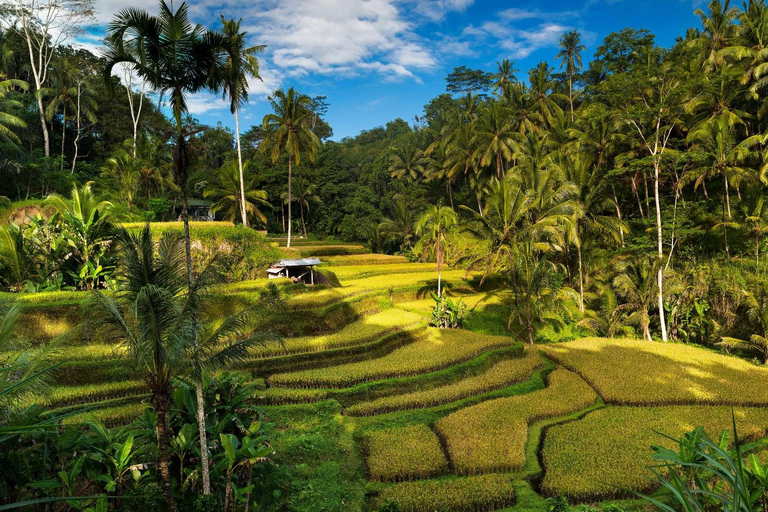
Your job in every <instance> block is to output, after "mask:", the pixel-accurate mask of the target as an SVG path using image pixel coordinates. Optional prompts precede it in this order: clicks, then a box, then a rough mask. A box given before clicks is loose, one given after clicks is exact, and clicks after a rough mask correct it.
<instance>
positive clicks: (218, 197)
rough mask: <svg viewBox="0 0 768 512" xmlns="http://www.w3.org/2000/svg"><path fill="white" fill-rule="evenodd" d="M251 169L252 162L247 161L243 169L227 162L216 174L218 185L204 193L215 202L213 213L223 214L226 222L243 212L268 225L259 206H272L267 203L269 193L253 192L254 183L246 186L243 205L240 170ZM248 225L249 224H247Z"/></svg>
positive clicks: (237, 163)
mask: <svg viewBox="0 0 768 512" xmlns="http://www.w3.org/2000/svg"><path fill="white" fill-rule="evenodd" d="M249 167H250V161H246V162H245V165H243V167H240V165H239V162H236V161H234V160H229V161H227V162H226V163H225V164H224V165H223V166H221V168H220V169H219V170H218V172H217V173H216V180H215V181H216V183H215V185H214V186H213V187H212V188H208V189H206V190H205V191H204V192H203V196H204V197H210V198H213V199H214V200H215V202H214V203H213V206H212V207H211V212H212V213H218V212H223V213H224V220H227V221H234V220H235V219H237V217H238V215H239V214H240V213H242V211H243V210H245V212H246V216H250V217H256V218H257V219H258V221H259V222H261V223H262V224H266V222H267V217H266V216H265V215H264V213H263V212H262V211H261V210H260V209H259V206H267V207H269V208H272V205H271V204H270V203H269V201H267V192H266V191H264V190H253V184H252V182H249V183H246V184H245V189H244V190H245V203H244V204H241V201H242V200H243V199H242V198H243V196H241V195H240V193H241V192H242V190H241V182H240V176H241V175H240V173H239V171H240V169H243V170H244V171H247V170H248V168H249ZM246 225H247V224H246Z"/></svg>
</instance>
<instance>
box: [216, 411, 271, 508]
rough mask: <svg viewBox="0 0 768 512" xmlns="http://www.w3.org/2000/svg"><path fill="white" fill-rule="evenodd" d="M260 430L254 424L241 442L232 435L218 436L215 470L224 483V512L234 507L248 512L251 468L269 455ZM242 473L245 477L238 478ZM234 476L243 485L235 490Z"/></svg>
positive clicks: (251, 476) (269, 451)
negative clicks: (220, 474)
mask: <svg viewBox="0 0 768 512" xmlns="http://www.w3.org/2000/svg"><path fill="white" fill-rule="evenodd" d="M262 426H263V424H262V423H261V422H258V421H255V422H253V423H251V425H250V426H249V427H248V429H247V430H246V431H245V432H244V435H243V437H242V439H239V438H238V437H237V436H236V435H234V434H220V435H219V439H220V440H221V447H222V449H223V452H222V454H221V456H220V457H221V458H220V460H219V462H218V464H217V469H218V470H219V471H220V472H221V473H222V474H223V475H224V477H225V481H226V486H225V491H224V509H223V510H224V512H229V510H230V507H232V506H233V505H237V504H244V506H245V510H248V506H249V504H250V503H249V502H250V495H251V491H252V490H253V484H252V480H253V466H254V465H255V464H258V463H259V462H262V461H264V460H266V459H267V457H269V455H271V454H272V448H271V447H270V446H269V444H268V439H267V437H266V436H264V435H263V433H262V432H261V430H262ZM243 472H244V473H245V475H242V474H241V473H243ZM239 473H240V474H239ZM236 476H241V477H242V476H245V485H243V486H238V485H237V482H236V481H234V479H235V477H236Z"/></svg>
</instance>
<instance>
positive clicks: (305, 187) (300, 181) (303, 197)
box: [282, 176, 322, 238]
mask: <svg viewBox="0 0 768 512" xmlns="http://www.w3.org/2000/svg"><path fill="white" fill-rule="evenodd" d="M294 188H295V192H294V194H293V200H294V201H296V202H297V203H298V204H299V211H300V212H301V226H302V229H303V231H304V238H306V237H307V223H306V222H305V220H304V210H307V219H309V206H310V204H311V203H321V202H322V200H321V199H320V196H318V195H317V185H316V184H314V183H310V182H309V180H307V179H306V178H305V177H303V176H299V177H298V178H296V180H295V181H294ZM282 199H283V201H287V200H288V194H287V193H285V194H282Z"/></svg>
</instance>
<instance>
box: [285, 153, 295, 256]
mask: <svg viewBox="0 0 768 512" xmlns="http://www.w3.org/2000/svg"><path fill="white" fill-rule="evenodd" d="M292 173H293V156H292V155H288V243H287V244H286V247H290V246H291V174H292Z"/></svg>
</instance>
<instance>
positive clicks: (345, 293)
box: [0, 239, 768, 512]
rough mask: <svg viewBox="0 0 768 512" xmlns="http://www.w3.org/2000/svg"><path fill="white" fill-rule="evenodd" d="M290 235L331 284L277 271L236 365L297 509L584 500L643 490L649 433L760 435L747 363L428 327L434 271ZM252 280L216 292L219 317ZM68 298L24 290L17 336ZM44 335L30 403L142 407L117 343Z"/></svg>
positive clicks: (459, 290)
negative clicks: (273, 296) (307, 282)
mask: <svg viewBox="0 0 768 512" xmlns="http://www.w3.org/2000/svg"><path fill="white" fill-rule="evenodd" d="M273 243H276V244H278V245H284V243H285V241H284V240H279V239H274V240H273ZM293 245H294V248H292V251H291V252H290V253H286V254H287V255H302V256H318V255H319V256H321V258H322V259H323V260H324V262H325V264H324V266H323V267H322V268H323V269H325V270H327V271H328V272H332V273H333V274H334V275H335V276H336V278H338V280H339V281H340V284H341V286H340V287H328V288H324V287H314V288H312V287H304V286H302V285H294V284H291V283H289V282H286V281H278V282H277V284H278V285H279V287H280V289H281V290H282V292H283V293H284V294H285V297H286V306H287V313H286V315H285V316H284V317H281V318H283V320H281V321H283V322H287V323H289V324H290V325H289V326H287V327H291V328H292V329H290V332H293V333H294V334H292V335H290V336H288V337H287V338H286V339H285V341H284V343H283V344H274V345H270V346H268V347H265V348H258V349H253V350H252V352H251V357H250V358H249V359H248V360H247V361H245V362H244V363H242V364H241V365H240V366H239V367H238V368H237V369H238V370H241V371H246V372H249V373H251V374H252V376H253V379H254V381H255V382H257V383H258V384H259V385H260V389H259V391H258V392H257V393H256V396H255V397H254V398H255V400H256V401H257V403H258V404H260V405H261V406H263V407H264V408H265V410H266V411H267V413H268V415H269V416H270V420H271V421H273V422H274V423H275V426H276V428H275V430H274V434H273V446H274V447H275V451H276V453H277V462H278V464H280V465H282V467H286V468H287V467H290V468H291V471H292V472H293V473H292V475H293V476H292V478H293V479H294V482H300V483H297V484H296V489H294V490H293V491H292V492H295V493H297V494H295V495H294V496H298V497H296V498H295V499H297V500H299V501H300V502H301V503H302V505H301V508H300V509H301V510H308V511H318V512H319V511H321V510H325V511H327V510H345V511H346V510H349V511H358V510H360V511H370V512H375V511H377V510H378V509H379V507H380V506H382V505H384V504H385V503H387V502H397V503H398V504H399V506H400V508H401V509H402V510H403V511H405V512H434V511H437V510H440V511H442V510H450V511H460V512H461V511H467V512H469V511H472V512H479V511H493V510H503V511H513V510H526V511H527V510H531V511H541V512H543V511H546V510H548V505H547V504H546V503H545V502H544V498H543V497H544V496H549V495H559V496H565V497H567V498H568V499H569V500H570V501H571V502H580V501H583V502H600V501H601V500H607V499H614V498H616V497H618V496H620V495H621V493H620V492H617V490H616V489H617V487H616V486H620V487H624V488H629V489H636V490H652V489H648V485H649V482H650V473H649V472H648V471H647V470H646V466H647V465H648V464H649V463H650V462H651V460H650V455H651V452H650V449H649V447H650V445H651V444H664V443H665V441H664V440H663V438H661V437H660V436H659V435H658V434H656V433H655V432H656V431H661V432H664V433H667V434H670V435H672V436H679V435H680V434H682V433H684V432H685V431H686V430H689V429H692V428H694V427H695V426H697V425H703V426H705V427H706V428H708V429H710V434H713V435H716V434H717V433H718V432H719V430H720V429H722V428H727V427H729V425H730V423H729V422H730V410H731V409H730V406H735V407H736V409H735V412H736V418H737V422H738V427H739V429H740V434H741V435H743V436H747V437H749V438H751V439H758V438H763V437H765V436H766V435H768V432H767V431H766V429H767V428H768V410H767V409H761V408H760V407H759V406H765V405H768V385H766V384H768V370H766V369H764V368H761V367H757V366H754V365H752V364H750V363H748V362H746V361H744V360H741V359H737V358H734V357H729V356H725V355H721V354H719V353H715V352H711V351H707V350H704V349H700V348H696V347H691V346H684V345H675V344H662V343H651V342H646V341H637V340H605V339H596V338H590V339H581V340H577V341H573V342H568V343H561V344H551V345H541V346H536V347H529V346H527V345H524V344H523V343H520V342H519V341H518V340H516V339H515V338H514V337H512V336H510V335H506V336H505V335H488V334H482V333H481V332H475V331H471V330H451V331H446V330H437V329H434V328H430V327H428V326H427V320H428V317H429V314H430V310H431V305H432V299H430V298H429V291H430V290H433V289H434V288H435V287H436V280H437V275H436V271H435V266H434V265H433V264H412V263H407V262H406V261H405V258H403V257H399V256H398V257H392V256H382V255H371V254H365V252H366V249H365V248H364V247H362V246H349V245H346V246H339V244H336V243H318V242H316V241H309V240H300V239H298V240H294V243H293ZM325 255H327V256H325ZM443 280H444V283H445V284H446V289H447V290H448V293H449V294H450V295H452V296H454V297H461V298H462V300H464V301H465V303H466V304H467V305H468V309H469V318H468V322H467V324H468V325H472V326H481V327H482V326H483V325H484V324H485V323H486V322H487V321H489V320H488V317H486V316H484V315H485V313H484V311H485V308H486V307H489V306H492V307H493V308H502V309H503V308H504V307H505V300H506V298H505V296H504V294H503V292H502V293H499V292H497V291H495V290H494V289H493V288H492V287H488V286H486V287H484V288H482V289H481V288H480V287H479V280H478V279H477V276H475V275H467V274H466V273H465V272H464V271H463V270H447V271H445V272H444V273H443ZM268 283H269V281H268V280H267V279H256V280H253V281H246V282H241V283H234V284H228V285H225V286H221V287H218V288H216V290H215V293H216V294H217V295H218V296H220V297H221V309H222V311H229V310H234V309H236V308H238V307H244V306H245V305H248V304H250V303H253V301H255V300H257V299H258V296H259V293H260V292H261V291H262V290H263V289H264V288H265V287H266V286H267V284H268ZM83 298H84V296H83V294H81V293H70V292H63V293H54V294H38V295H34V296H29V297H26V298H24V304H25V306H24V307H25V312H24V315H25V320H24V321H25V322H26V325H27V326H28V327H27V328H26V330H25V336H27V337H29V341H30V342H31V343H33V344H34V343H38V342H42V341H46V342H48V341H49V340H51V339H54V338H56V337H57V336H60V335H61V334H63V333H65V332H67V331H68V330H69V329H71V328H73V326H75V325H76V324H77V323H78V322H79V320H78V319H79V318H80V317H82V315H83V314H82V313H80V312H79V309H78V308H79V305H80V304H81V303H82V301H83ZM477 331H482V332H489V331H488V330H486V329H477ZM492 332H496V331H495V330H494V331H492ZM499 334H503V332H502V333H499ZM35 336H37V337H38V338H35ZM61 343H62V344H61V346H60V347H59V349H60V350H59V352H58V353H57V355H56V357H57V358H60V359H63V360H66V361H67V362H66V363H65V365H63V366H62V368H60V369H59V373H58V374H57V379H59V384H60V385H58V386H55V387H54V388H53V389H52V390H51V392H50V393H48V394H47V395H46V396H45V397H37V398H34V397H33V398H30V399H29V400H30V403H32V402H33V401H37V402H41V403H44V404H46V405H47V406H49V407H51V408H60V409H59V411H64V410H71V409H67V408H71V407H73V406H76V405H78V404H90V405H92V406H93V407H94V409H93V411H92V412H90V413H88V414H92V415H94V416H96V417H97V418H99V419H101V420H103V421H105V422H107V423H108V424H120V423H123V422H127V421H129V420H130V419H131V418H133V417H135V416H137V415H139V414H141V413H142V411H143V410H144V407H145V402H146V393H147V390H146V389H145V388H144V384H143V383H142V382H141V381H140V380H137V379H136V377H135V376H132V375H131V374H130V372H128V371H126V369H125V368H124V363H123V360H124V357H123V356H124V354H123V351H122V350H121V349H120V347H116V346H114V345H109V344H107V343H104V341H103V340H100V339H99V337H98V333H87V332H85V331H84V332H82V333H81V332H79V331H78V335H77V337H76V338H75V340H74V341H73V340H71V339H70V340H67V341H63V342H61ZM8 355H10V354H5V355H3V354H0V362H2V358H3V357H4V356H8ZM83 419H84V416H83V415H79V416H72V417H70V418H69V419H68V420H67V421H70V422H77V421H82V420H83Z"/></svg>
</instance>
